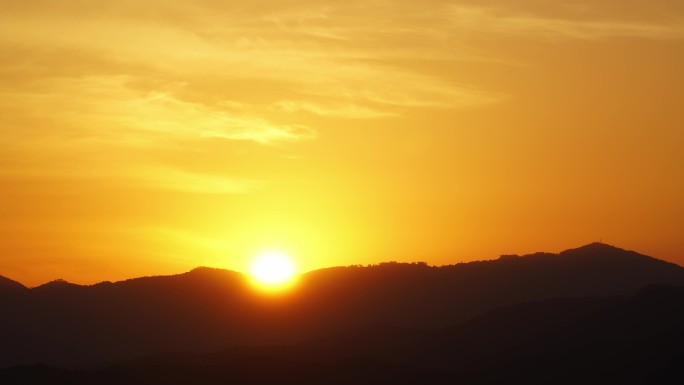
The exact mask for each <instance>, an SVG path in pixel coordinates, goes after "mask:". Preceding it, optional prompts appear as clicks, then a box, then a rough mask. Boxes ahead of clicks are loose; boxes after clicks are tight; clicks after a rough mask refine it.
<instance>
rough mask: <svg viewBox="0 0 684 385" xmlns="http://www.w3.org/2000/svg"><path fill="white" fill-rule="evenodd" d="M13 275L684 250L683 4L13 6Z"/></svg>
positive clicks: (9, 6) (3, 217) (7, 51)
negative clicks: (282, 259)
mask: <svg viewBox="0 0 684 385" xmlns="http://www.w3.org/2000/svg"><path fill="white" fill-rule="evenodd" d="M0 6H1V7H2V11H1V12H0V145H1V146H2V150H1V151H0V274H2V275H5V276H8V277H11V278H13V279H17V280H19V281H21V282H23V283H25V284H29V285H36V284H40V283H43V282H46V281H48V280H51V279H54V278H64V279H67V280H69V281H73V282H78V283H93V282H97V281H101V280H118V279H123V278H127V277H133V276H139V275H149V274H168V273H178V272H183V271H186V270H189V269H191V268H193V267H196V266H200V265H205V266H215V267H221V268H228V269H234V270H240V271H244V270H246V268H247V265H248V263H249V260H250V259H251V258H252V257H253V256H254V255H255V254H257V253H259V252H260V251H263V250H265V249H277V250H282V251H284V252H287V253H289V254H291V255H292V256H293V257H294V258H295V260H296V263H297V265H298V266H299V269H300V270H302V271H307V270H311V269H316V268H321V267H327V266H332V265H347V264H357V263H360V264H367V263H375V262H379V261H386V260H397V261H416V260H421V261H427V262H429V263H431V264H445V263H454V262H459V261H467V260H473V259H489V258H495V257H497V256H498V255H499V254H502V253H525V252H533V251H540V250H544V251H560V250H562V249H565V248H570V247H574V246H579V245H582V244H585V243H589V242H593V241H596V240H599V239H601V238H602V239H603V241H604V242H607V243H611V244H616V245H618V246H621V247H625V248H630V249H636V250H638V251H641V252H644V253H648V254H652V255H655V256H658V257H661V258H664V259H668V260H671V261H675V262H678V263H680V264H681V263H684V238H683V234H684V199H683V198H682V197H684V151H683V150H682V148H684V70H683V68H684V2H682V1H680V0H648V1H647V0H639V1H637V0H623V1H614V0H576V1H538V0H505V1H504V0H469V1H440V0H426V1H409V0H402V1H399V0H397V1H373V0H363V1H357V0H349V1H332V0H299V1H294V0H293V1H273V0H272V1H263V0H250V1H226V0H192V1H191V0H149V1H137V0H136V1H133V0H117V1H101V0H71V1H66V0H37V1H25V0H0Z"/></svg>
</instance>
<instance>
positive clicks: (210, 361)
mask: <svg viewBox="0 0 684 385" xmlns="http://www.w3.org/2000/svg"><path fill="white" fill-rule="evenodd" d="M682 344H684V287H667V286H652V287H648V288H645V289H644V290H642V291H640V292H638V293H637V294H635V295H633V296H631V297H627V298H625V297H616V298H609V299H596V298H575V299H555V300H546V301H539V302H531V303H525V304H520V305H515V306H510V307H503V308H497V309H495V310H492V311H489V312H486V313H484V314H482V315H480V316H478V317H476V318H474V319H472V320H470V321H468V322H465V323H462V324H459V325H455V326H451V327H447V328H442V329H436V330H432V331H426V330H411V329H402V328H395V327H391V326H379V325H376V326H374V327H372V328H365V329H359V330H356V331H352V332H348V333H344V334H340V335H336V336H332V337H329V338H322V339H316V340H312V341H307V342H304V343H300V344H297V345H291V346H275V347H244V348H233V349H230V350H227V351H224V352H220V353H205V354H194V353H174V354H155V355H149V356H146V357H142V358H139V359H136V360H132V361H128V362H124V363H120V364H116V365H113V366H110V367H108V368H106V369H99V370H80V371H70V370H64V369H56V368H50V367H46V366H26V367H15V368H11V369H6V370H4V371H2V370H0V382H2V383H12V384H37V383H50V384H76V385H77V384H91V383H98V384H141V385H144V384H150V385H151V384H189V383H202V384H207V385H211V384H227V383H240V384H274V383H288V384H289V383H296V384H301V385H306V384H321V383H325V384H352V383H353V384H378V383H391V384H421V385H422V384H428V385H429V384H451V383H458V384H502V383H514V384H517V383H520V384H550V383H551V384H681V383H684V352H682V349H681V346H682Z"/></svg>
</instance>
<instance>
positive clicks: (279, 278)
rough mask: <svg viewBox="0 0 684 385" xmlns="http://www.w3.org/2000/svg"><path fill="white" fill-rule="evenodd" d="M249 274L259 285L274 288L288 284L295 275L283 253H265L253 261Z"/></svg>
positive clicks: (292, 267)
mask: <svg viewBox="0 0 684 385" xmlns="http://www.w3.org/2000/svg"><path fill="white" fill-rule="evenodd" d="M250 273H251V274H252V277H254V279H255V280H256V281H257V282H259V283H260V284H262V285H266V286H276V285H282V284H285V283H288V282H290V281H291V280H292V278H293V277H294V275H295V267H294V263H292V260H291V259H290V258H289V257H288V256H287V255H285V254H284V253H281V252H279V251H266V252H263V253H261V254H259V255H258V256H257V257H256V258H255V259H254V262H252V268H251V270H250Z"/></svg>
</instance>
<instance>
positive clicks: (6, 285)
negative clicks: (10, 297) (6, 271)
mask: <svg viewBox="0 0 684 385" xmlns="http://www.w3.org/2000/svg"><path fill="white" fill-rule="evenodd" d="M23 290H28V288H27V287H26V286H24V285H22V284H21V283H19V282H16V281H13V280H11V279H9V278H6V277H3V276H2V275H0V294H2V293H7V292H17V291H23Z"/></svg>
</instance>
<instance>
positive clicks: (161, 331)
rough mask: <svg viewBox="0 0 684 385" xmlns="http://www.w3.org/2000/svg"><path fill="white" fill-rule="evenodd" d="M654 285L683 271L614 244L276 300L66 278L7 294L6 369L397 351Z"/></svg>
mask: <svg viewBox="0 0 684 385" xmlns="http://www.w3.org/2000/svg"><path fill="white" fill-rule="evenodd" d="M652 284H669V285H684V268H681V267H680V266H677V265H674V264H671V263H668V262H664V261H661V260H658V259H655V258H651V257H648V256H645V255H641V254H638V253H635V252H631V251H626V250H622V249H619V248H615V247H612V246H608V245H604V244H591V245H587V246H584V247H580V248H577V249H573V250H568V251H564V252H562V253H559V254H549V253H537V254H531V255H526V256H503V257H502V258H500V259H498V260H492V261H481V262H470V263H461V264H457V265H450V266H443V267H430V266H428V265H426V264H423V263H413V264H403V263H384V264H380V265H374V266H367V267H360V266H352V267H336V268H328V269H322V270H317V271H313V272H310V273H307V274H304V275H303V276H301V277H300V279H299V283H298V285H297V287H296V288H295V289H294V290H292V292H290V293H287V294H283V295H280V296H275V297H272V296H267V295H263V293H259V292H258V291H255V290H254V289H253V288H252V287H251V286H250V284H249V282H248V280H247V279H246V278H245V277H244V276H243V275H242V274H239V273H236V272H232V271H226V270H220V269H210V268H198V269H195V270H192V271H190V272H188V273H184V274H179V275H174V276H158V277H145V278H137V279H131V280H127V281H122V282H116V283H111V282H103V283H99V284H96V285H92V286H80V285H74V284H70V283H67V282H64V281H59V280H58V281H53V282H51V283H48V284H45V285H42V286H39V287H36V288H33V289H30V290H28V289H24V290H21V289H20V288H19V290H18V291H16V292H14V293H12V294H7V293H5V294H4V295H2V296H0V307H1V308H2V309H3V312H2V313H0V367H4V366H10V365H19V364H35V363H45V364H49V365H57V366H65V365H67V366H68V365H94V364H107V363H110V362H115V361H122V360H126V359H130V358H133V357H137V356H142V355H145V354H149V353H153V352H173V351H220V350H223V349H225V348H227V347H229V346H239V345H242V346H266V345H288V344H296V343H300V342H302V341H315V340H321V339H325V338H330V336H335V335H345V333H351V332H354V331H357V330H367V329H366V328H367V327H369V325H382V326H381V327H380V329H381V330H387V331H390V332H391V333H389V334H387V333H384V334H383V333H375V334H371V335H372V336H373V338H375V339H376V340H377V339H379V340H382V339H383V338H384V343H380V342H378V343H376V344H374V346H376V347H380V348H383V349H385V350H392V351H397V350H396V349H389V348H388V347H392V346H396V345H397V344H398V343H402V341H404V340H407V339H408V340H410V339H412V338H414V337H416V336H421V335H422V333H423V331H425V330H432V331H434V330H439V329H441V328H445V327H449V326H452V325H458V324H463V322H466V321H468V320H470V319H472V318H473V317H476V316H478V315H481V314H483V313H485V312H488V311H492V309H495V308H501V307H506V306H512V305H517V304H521V303H524V302H534V301H544V300H550V299H555V298H582V297H595V298H599V299H600V298H609V297H615V296H629V295H632V294H634V293H636V292H637V291H638V290H640V289H641V288H643V287H644V286H647V285H652ZM592 301H594V300H592ZM601 303H603V302H601ZM541 319H542V321H544V322H550V321H551V320H552V319H554V318H553V317H552V316H551V315H549V314H546V313H543V314H542V316H541ZM393 330H394V331H395V332H392V331H393ZM407 330H410V331H411V332H405V331H407ZM392 333H394V334H392ZM392 335H394V337H392ZM416 338H417V337H416ZM366 340H367V341H368V342H369V343H370V341H371V340H372V339H371V338H368V337H367V339H366ZM349 341H351V339H349ZM343 346H344V344H342V343H341V342H340V343H338V344H337V347H338V348H339V349H341V348H342V347H343ZM396 347H397V349H399V348H400V347H399V346H396Z"/></svg>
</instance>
